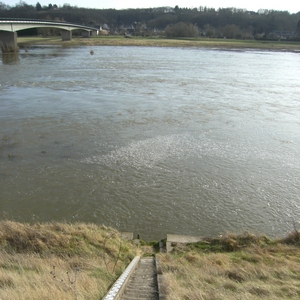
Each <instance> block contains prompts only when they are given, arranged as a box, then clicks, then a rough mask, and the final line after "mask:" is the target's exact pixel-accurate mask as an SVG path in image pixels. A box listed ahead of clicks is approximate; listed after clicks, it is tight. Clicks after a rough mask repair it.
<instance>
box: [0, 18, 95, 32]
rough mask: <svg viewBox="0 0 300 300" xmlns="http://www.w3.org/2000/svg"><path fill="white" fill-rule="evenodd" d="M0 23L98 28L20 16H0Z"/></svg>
mask: <svg viewBox="0 0 300 300" xmlns="http://www.w3.org/2000/svg"><path fill="white" fill-rule="evenodd" d="M0 23H15V24H18V23H31V24H32V23H39V24H49V25H50V24H52V25H65V26H73V27H78V28H79V29H80V28H82V29H90V30H98V28H95V27H90V26H86V25H83V24H76V23H69V22H59V21H52V20H45V19H22V18H0Z"/></svg>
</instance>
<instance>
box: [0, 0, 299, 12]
mask: <svg viewBox="0 0 300 300" xmlns="http://www.w3.org/2000/svg"><path fill="white" fill-rule="evenodd" d="M22 1H23V0H22ZM0 2H3V3H5V4H8V5H11V6H14V5H16V3H18V2H19V1H16V0H0ZM25 2H26V3H27V4H31V5H35V4H36V3H37V2H40V4H41V5H42V6H44V5H46V6H48V4H49V3H51V4H57V5H58V6H62V5H64V4H65V3H68V4H70V5H72V6H78V7H86V8H100V9H101V8H115V9H123V8H125V9H126V8H150V7H162V6H171V7H175V6H176V5H178V6H179V7H188V8H194V7H199V6H207V7H211V8H216V9H218V8H220V7H224V8H225V7H235V8H244V9H247V10H252V11H258V10H259V9H269V10H271V9H274V10H287V11H289V12H290V13H297V12H299V11H300V1H299V0H285V1H284V0H252V1H250V0H249V1H240V0H223V1H221V0H151V1H149V0H144V1H141V0H84V1H82V0H25Z"/></svg>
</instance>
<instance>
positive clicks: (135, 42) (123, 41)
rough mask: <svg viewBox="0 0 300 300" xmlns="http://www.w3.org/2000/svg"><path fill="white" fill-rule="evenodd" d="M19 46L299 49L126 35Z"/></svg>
mask: <svg viewBox="0 0 300 300" xmlns="http://www.w3.org/2000/svg"><path fill="white" fill-rule="evenodd" d="M18 45H19V47H20V48H21V49H22V48H26V47H30V46H34V45H62V46H64V47H76V46H90V47H93V46H139V47H194V48H216V49H229V50H230V49H231V50H235V49H236V50H246V49H253V50H255V49H258V50H266V51H268V50H269V51H282V52H283V51H286V52H296V53H299V52H300V42H287V41H263V40H230V39H208V38H197V39H194V38H185V39H184V38H182V39H179V38H178V39H166V38H150V37H149V38H147V37H128V38H125V37H124V36H97V37H91V38H82V37H73V38H72V40H71V41H64V42H63V41H62V40H61V37H58V36H55V37H45V38H44V37H19V38H18Z"/></svg>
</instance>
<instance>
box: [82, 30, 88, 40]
mask: <svg viewBox="0 0 300 300" xmlns="http://www.w3.org/2000/svg"><path fill="white" fill-rule="evenodd" d="M81 34H82V37H83V38H89V37H90V32H89V31H86V30H82V32H81Z"/></svg>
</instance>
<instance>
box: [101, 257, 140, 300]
mask: <svg viewBox="0 0 300 300" xmlns="http://www.w3.org/2000/svg"><path fill="white" fill-rule="evenodd" d="M139 261H140V256H136V257H135V258H134V259H133V260H132V261H131V263H130V264H129V265H128V267H127V268H126V270H125V271H124V272H123V273H122V275H121V276H120V277H119V278H118V279H117V281H116V282H115V283H114V285H113V286H112V287H111V289H110V290H109V291H108V293H107V294H106V296H105V297H104V298H103V300H118V299H119V297H120V296H121V295H122V293H123V291H124V289H125V287H126V285H127V283H128V281H129V279H130V277H131V275H132V273H133V272H134V270H135V269H136V268H137V265H138V263H139Z"/></svg>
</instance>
